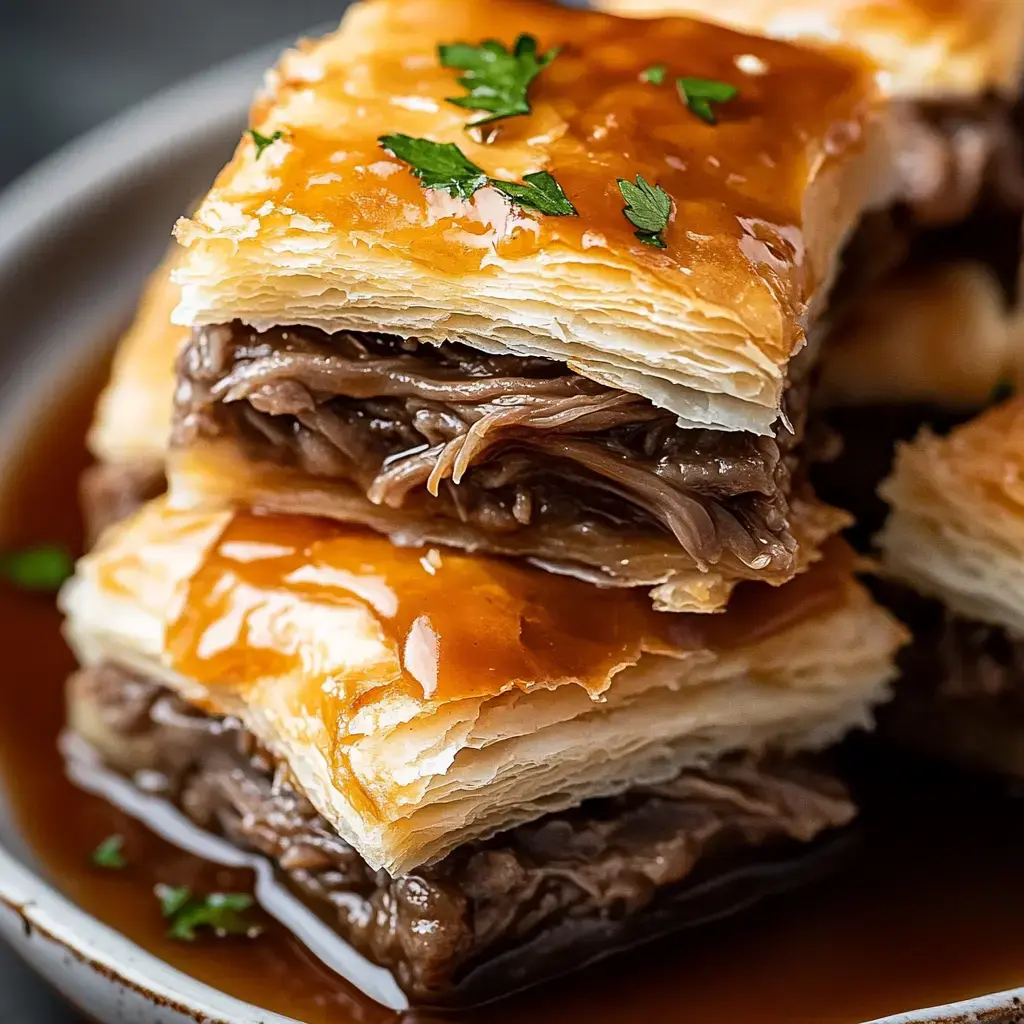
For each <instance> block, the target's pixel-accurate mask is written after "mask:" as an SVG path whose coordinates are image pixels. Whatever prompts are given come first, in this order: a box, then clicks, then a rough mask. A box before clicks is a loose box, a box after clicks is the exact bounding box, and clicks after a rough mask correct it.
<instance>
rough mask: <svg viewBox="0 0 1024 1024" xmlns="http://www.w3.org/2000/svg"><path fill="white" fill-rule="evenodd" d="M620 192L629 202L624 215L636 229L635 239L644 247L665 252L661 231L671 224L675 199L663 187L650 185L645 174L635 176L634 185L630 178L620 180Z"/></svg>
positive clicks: (624, 209)
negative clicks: (669, 219) (670, 216)
mask: <svg viewBox="0 0 1024 1024" xmlns="http://www.w3.org/2000/svg"><path fill="white" fill-rule="evenodd" d="M618 184H619V191H620V192H621V193H622V198H623V199H625V200H626V206H625V207H624V208H623V211H622V212H623V213H624V214H625V215H626V218H627V219H628V220H629V222H630V223H631V224H632V225H633V226H634V227H635V228H636V229H637V230H636V237H637V238H639V239H640V241H641V242H643V243H644V245H653V246H654V247H655V248H658V249H664V248H665V241H664V239H663V238H662V237H661V232H662V231H664V230H665V228H666V227H667V225H668V218H669V214H670V213H671V212H672V198H671V196H669V194H668V193H667V192H666V191H665V190H664V189H663V188H662V187H661V186H660V185H651V184H650V183H649V182H647V181H645V180H644V177H643V175H641V174H638V175H637V176H636V184H635V185H634V184H633V182H631V181H630V180H629V179H628V178H619V179H618Z"/></svg>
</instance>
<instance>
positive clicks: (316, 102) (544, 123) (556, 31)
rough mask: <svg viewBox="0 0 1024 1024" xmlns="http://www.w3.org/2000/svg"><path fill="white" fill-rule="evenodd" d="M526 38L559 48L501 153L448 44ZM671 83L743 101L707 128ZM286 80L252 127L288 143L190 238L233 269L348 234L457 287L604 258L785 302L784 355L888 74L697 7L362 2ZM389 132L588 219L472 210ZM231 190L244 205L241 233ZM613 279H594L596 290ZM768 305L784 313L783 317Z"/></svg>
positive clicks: (827, 254)
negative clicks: (565, 201)
mask: <svg viewBox="0 0 1024 1024" xmlns="http://www.w3.org/2000/svg"><path fill="white" fill-rule="evenodd" d="M357 17H358V20H357ZM525 32H528V33H530V34H532V35H533V36H534V37H536V39H537V42H538V46H539V52H541V53H544V52H546V51H547V50H549V49H552V48H558V49H559V53H558V56H557V58H556V59H555V60H553V61H552V62H551V63H550V64H548V65H546V66H545V67H544V69H543V71H542V72H541V73H540V74H539V76H538V77H537V78H536V80H535V81H534V82H533V84H532V86H531V90H530V100H531V112H530V114H529V115H527V116H518V117H513V118H506V119H504V120H503V121H501V122H499V124H498V125H497V135H496V137H495V138H494V139H493V140H492V141H490V142H489V143H488V144H483V143H481V142H480V141H474V138H473V135H472V134H471V133H467V132H466V131H465V127H466V125H467V124H468V123H469V122H471V121H473V120H474V119H475V118H476V117H478V116H479V112H475V113H474V112H471V111H467V110H465V109H463V108H461V107H459V106H455V105H453V104H451V103H449V102H448V100H449V99H450V98H451V97H458V96H459V95H460V94H462V93H463V91H464V90H463V89H462V88H461V87H460V86H459V84H458V82H457V80H456V79H457V77H458V74H459V73H458V72H457V71H454V70H453V69H451V68H446V67H443V66H441V64H440V62H439V61H438V58H437V47H438V44H443V43H446V42H457V41H462V42H468V43H471V44H476V43H479V42H482V41H483V40H485V39H498V40H500V41H501V42H502V43H503V44H504V45H506V46H508V47H511V46H512V45H513V43H514V41H515V39H516V38H517V37H518V36H519V35H520V33H525ZM659 63H661V64H665V66H666V68H667V69H668V71H667V73H666V78H665V81H664V83H663V84H661V85H655V84H652V83H650V82H647V81H645V80H644V79H643V72H644V71H645V69H646V68H648V67H650V66H651V65H655V64H659ZM751 68H753V69H754V70H750V69H751ZM744 69H747V70H744ZM676 76H689V77H694V78H704V79H710V80H714V81H720V82H725V83H728V84H731V85H734V86H736V87H737V88H738V90H739V92H738V95H737V96H736V97H735V98H734V99H732V100H730V101H729V102H727V103H723V104H721V105H720V107H719V108H718V110H717V114H718V123H717V124H715V125H710V124H707V123H705V122H704V121H703V120H702V119H700V118H699V117H697V116H696V115H695V114H694V113H692V112H691V111H690V110H688V109H687V107H686V105H685V104H684V103H683V102H682V100H681V98H680V95H679V93H678V91H677V88H676V85H675V78H676ZM273 81H274V83H275V92H274V95H273V97H272V98H264V99H261V100H260V101H259V102H258V103H257V106H256V108H255V109H254V111H253V121H252V123H253V125H254V126H256V127H257V128H258V129H259V130H260V131H261V132H263V133H264V134H267V135H269V134H272V133H273V132H275V131H281V132H282V133H283V139H282V141H280V142H278V143H276V144H275V145H274V146H271V147H270V148H268V149H267V150H266V151H265V152H264V153H262V154H261V155H260V156H259V157H258V158H257V156H256V153H255V149H254V147H253V143H252V140H251V139H250V138H249V137H248V136H245V137H244V139H243V141H242V143H241V144H240V146H239V149H238V151H237V153H236V156H235V159H234V160H233V161H232V162H231V163H230V164H229V165H228V167H227V168H226V169H225V171H224V172H222V174H221V176H220V178H219V179H218V182H217V184H216V186H215V187H214V189H213V191H212V192H211V195H210V198H209V200H208V201H207V203H206V204H205V205H204V207H203V208H201V209H200V210H199V212H198V213H197V214H196V216H195V218H194V220H193V224H194V226H195V227H196V228H197V230H196V231H195V234H194V235H193V231H192V230H191V229H186V230H185V232H184V234H183V237H184V238H185V239H186V240H188V239H190V238H192V237H196V238H201V239H203V240H204V241H205V242H207V243H211V244H218V245H221V246H222V247H223V253H224V258H230V259H232V260H235V259H236V257H235V256H234V255H231V254H233V253H234V252H235V249H236V247H237V252H238V255H237V259H238V260H239V261H244V260H245V259H246V258H247V256H248V255H250V254H251V253H250V250H254V249H255V248H256V247H258V246H259V245H261V244H267V245H271V246H276V245H279V244H286V243H282V242H281V240H282V239H287V238H288V237H289V233H293V237H296V238H298V236H299V235H300V234H301V233H302V232H304V231H308V232H309V241H308V242H307V241H306V240H305V239H301V238H298V241H297V243H296V244H297V245H299V246H300V247H301V248H302V249H303V251H305V250H306V248H308V247H309V246H312V248H313V251H320V250H321V249H323V250H325V251H329V250H331V249H332V247H339V249H338V251H339V252H344V253H348V254H350V255H351V257H352V259H354V260H359V261H361V262H367V261H368V265H369V266H370V268H371V269H370V271H369V273H370V274H373V273H374V270H373V267H379V268H380V270H379V271H377V272H378V273H380V274H383V275H388V274H390V273H393V270H392V269H391V268H392V267H393V266H394V265H393V264H392V265H389V264H388V263H387V258H388V256H389V255H390V256H394V257H396V258H398V259H400V260H401V261H403V262H405V263H407V264H408V265H409V266H410V267H416V266H421V267H423V268H425V269H426V270H427V271H428V272H429V273H431V274H440V273H445V274H447V275H448V276H449V277H450V279H451V281H452V282H453V284H456V285H458V283H459V278H461V277H464V276H467V275H468V276H472V277H475V278H479V280H480V282H481V288H482V289H483V290H484V293H485V294H486V293H487V290H488V289H489V288H490V285H489V284H488V279H490V278H493V277H494V276H495V275H498V274H507V273H508V270H509V269H510V268H511V269H513V270H514V269H515V261H517V260H520V259H523V258H527V257H534V258H538V257H540V256H546V257H547V258H548V259H549V260H554V261H557V262H558V265H559V266H560V267H561V268H562V271H561V272H562V274H563V276H564V277H566V279H567V280H572V277H573V275H574V274H575V273H576V267H577V266H579V265H581V264H588V263H594V262H603V263H605V264H607V267H606V270H605V273H606V275H607V280H608V282H609V285H611V284H612V283H613V282H615V283H616V286H618V282H620V281H621V279H622V278H623V277H624V276H625V275H627V274H628V275H631V276H632V275H636V276H637V278H638V280H642V279H647V280H648V282H649V283H653V282H657V286H660V287H670V288H673V289H678V288H680V287H682V288H686V289H692V290H693V291H694V292H696V293H697V295H698V297H699V298H702V299H706V300H707V301H709V302H712V301H714V300H715V299H716V298H719V297H721V296H722V295H724V294H725V292H726V291H728V290H729V289H731V291H728V294H729V295H730V296H731V297H732V298H733V300H734V299H735V294H736V290H737V289H742V290H743V292H744V293H745V295H746V301H747V302H748V304H753V305H755V306H757V307H758V308H759V309H760V310H761V312H762V314H763V315H764V316H765V317H767V318H775V319H777V318H779V316H780V313H781V319H782V320H783V321H786V322H787V323H786V327H785V328H784V329H783V332H782V333H783V337H782V338H781V339H780V340H781V342H782V344H781V348H779V349H777V350H774V351H772V352H771V355H772V357H773V358H776V359H781V358H784V357H785V356H788V354H789V352H790V350H791V348H792V347H793V346H794V345H795V344H797V343H798V342H799V341H800V340H801V339H802V334H801V332H800V330H799V325H798V317H799V315H800V313H801V312H802V310H803V306H804V304H805V303H806V302H807V301H808V300H809V298H810V296H811V293H812V292H813V290H814V288H815V287H816V285H817V283H818V282H819V280H820V279H821V278H822V277H823V275H824V274H826V273H827V272H828V269H829V268H828V266H827V265H826V261H830V260H831V256H832V255H833V254H834V249H835V246H836V245H838V244H839V235H840V234H841V232H842V231H844V230H845V228H846V227H848V226H849V225H846V224H844V223H841V222H842V221H843V216H844V215H847V214H850V213H852V211H851V210H841V209H840V208H841V207H843V206H844V204H846V205H849V204H850V203H851V202H853V204H854V205H856V202H855V200H854V199H853V192H855V191H856V190H857V189H858V188H860V187H861V185H862V184H863V183H862V182H856V183H854V184H852V185H851V186H850V189H852V191H849V190H847V189H845V188H844V187H839V188H838V189H837V181H836V180H835V178H836V176H835V175H833V174H832V173H831V172H832V171H833V170H836V169H837V168H839V167H841V165H842V164H844V163H845V162H847V161H849V160H850V159H851V158H852V157H854V156H856V155H857V154H860V153H863V151H864V149H865V144H866V136H867V133H868V122H869V120H870V119H871V118H872V116H873V114H874V113H875V112H876V108H875V88H874V85H873V71H872V68H871V67H870V66H869V65H868V64H867V63H866V62H865V61H863V60H862V59H859V58H856V57H854V56H853V55H852V54H842V53H839V52H836V53H833V54H824V53H816V52H813V51H808V50H804V49H800V48H796V47H793V46H791V45H789V44H786V43H779V42H775V41H771V40H767V39H763V38H759V37H756V36H743V35H740V34H737V33H734V32H731V31H729V30H728V29H725V28H721V27H718V26H713V25H709V24H706V23H701V22H697V21H690V20H687V19H683V18H677V19H666V20H663V21H655V22H650V21H641V20H632V19H619V18H615V17H613V16H609V15H603V14H598V13H595V12H584V11H580V10H568V9H565V8H563V7H561V6H560V5H557V4H547V3H538V2H532V0H484V2H479V0H457V2H451V3H438V2H436V0H415V2H411V3H402V4H398V3H394V4H391V5H387V4H382V5H373V6H372V7H367V8H365V9H362V10H358V11H356V10H355V9H353V12H352V14H351V15H350V17H349V19H347V20H346V22H345V27H343V29H342V32H341V33H340V34H339V35H338V36H333V37H330V38H328V39H327V40H326V41H323V42H318V43H310V44H306V45H305V46H304V48H303V49H302V50H301V51H298V52H295V53H292V54H291V55H289V56H287V57H286V58H285V60H284V62H283V64H282V65H281V67H280V68H279V69H278V71H277V72H276V75H275V78H274V79H273ZM386 134H405V135H409V136H412V137H415V138H427V139H430V140H431V141H434V142H440V143H454V144H456V145H458V146H459V148H460V149H461V150H462V152H463V153H464V154H465V155H466V156H467V157H468V158H469V159H470V160H471V161H473V162H474V163H475V164H477V165H478V166H479V167H481V168H482V169H483V170H484V171H485V172H486V174H487V175H489V176H491V177H495V178H500V179H503V180H508V181H517V180H521V178H522V176H523V175H524V174H528V173H531V172H536V171H539V170H546V171H549V172H550V173H551V174H553V175H554V177H555V178H556V179H557V181H558V183H559V184H560V185H561V187H562V189H563V190H564V191H565V194H566V195H567V196H568V198H569V199H570V201H571V202H572V203H573V205H574V206H575V208H576V210H577V211H578V214H579V215H578V216H575V217H572V216H570V217H564V216H563V217H557V216H540V215H536V214H534V213H532V212H530V211H524V210H521V209H518V208H515V207H513V208H511V209H510V208H509V205H508V203H507V202H506V201H505V200H504V199H503V198H502V197H501V196H499V195H497V194H496V193H493V194H491V192H490V190H487V189H484V190H482V191H480V192H478V193H477V194H476V195H475V196H474V198H473V199H472V201H469V202H466V201H462V200H457V199H453V198H452V197H450V196H449V195H448V194H447V193H445V192H444V191H442V190H438V189H428V190H425V189H423V188H421V187H420V184H419V182H418V181H417V180H416V179H415V178H414V177H413V175H412V174H411V173H409V167H408V165H407V164H405V163H403V162H401V161H399V160H397V159H396V158H394V157H392V156H390V155H389V154H388V153H386V152H385V151H384V150H383V149H382V148H381V146H380V144H379V142H378V139H379V137H380V136H382V135H386ZM637 175H642V176H643V177H644V178H645V179H646V180H647V181H649V182H650V183H652V184H655V183H656V184H659V185H660V186H662V187H663V188H664V189H665V190H666V191H667V192H668V194H669V195H670V196H671V197H672V199H673V203H674V209H673V214H672V217H671V221H670V223H669V225H668V226H667V228H666V229H665V231H664V232H663V238H664V240H665V242H666V243H667V245H666V248H664V249H659V248H655V247H652V246H650V245H645V244H642V243H641V242H640V241H639V240H638V239H637V237H636V235H635V228H634V226H633V225H632V224H631V223H630V222H629V220H627V218H626V217H625V216H624V215H623V206H624V202H623V197H622V195H621V193H620V191H619V189H618V186H617V184H616V180H617V179H619V178H624V179H629V180H630V181H633V180H635V178H636V176H637ZM845 184H847V183H844V185H845ZM818 188H820V189H821V190H822V192H823V193H824V194H826V195H827V196H828V198H827V200H825V202H826V203H827V204H828V205H829V207H830V209H832V211H833V213H834V214H835V216H826V217H820V216H819V217H816V218H814V224H813V225H812V224H810V223H808V222H807V220H806V218H805V214H806V212H807V211H808V209H810V208H812V207H816V206H817V205H818V204H817V202H812V201H811V197H810V194H809V193H810V192H813V191H815V190H816V189H818ZM833 191H838V192H839V193H840V195H839V196H838V197H833V196H832V195H831V193H832V192H833ZM224 203H228V204H231V206H232V207H233V209H232V212H231V217H230V223H229V224H227V225H225V221H224V219H223V216H222V215H223V213H224V206H223V204H224ZM243 224H244V228H242V227H241V225H243ZM811 231H813V232H814V233H815V237H810V236H809V232H811ZM239 239H241V242H239ZM249 239H253V241H249ZM368 249H369V254H368ZM588 250H591V253H590V254H588ZM592 254H598V260H596V261H595V260H594V258H593V255H592ZM252 272H253V273H258V271H256V270H253V271H252ZM530 272H531V271H529V270H528V269H525V268H524V269H523V270H521V271H520V273H530ZM580 273H581V274H582V271H580ZM590 273H591V274H592V275H597V274H598V273H599V271H596V270H592V271H590ZM723 278H724V280H723ZM596 287H599V286H598V285H596V284H595V283H594V282H593V281H588V280H587V279H586V278H585V277H584V279H582V280H581V282H580V285H579V288H580V289H581V290H583V291H585V290H586V289H593V288H596ZM773 305H774V306H776V307H781V309H779V308H775V309H771V311H770V312H769V307H771V306H773ZM778 326H779V325H775V326H773V327H772V328H771V329H770V330H771V332H772V333H773V334H774V332H775V331H776V329H777V327H778ZM766 330H768V329H767V328H766ZM773 340H774V338H773V337H765V338H763V339H761V340H760V342H759V343H760V344H762V345H764V346H766V347H771V346H772V342H773Z"/></svg>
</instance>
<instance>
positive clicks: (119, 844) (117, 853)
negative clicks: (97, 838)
mask: <svg viewBox="0 0 1024 1024" xmlns="http://www.w3.org/2000/svg"><path fill="white" fill-rule="evenodd" d="M91 859H92V862H93V864H95V865H96V867H98V868H107V869H108V870H111V871H119V870H120V869H121V868H123V867H126V866H127V864H128V861H126V860H125V858H124V836H117V835H114V836H107V838H106V839H104V840H103V842H102V843H100V845H99V846H97V847H96V849H95V850H93V851H92V858H91Z"/></svg>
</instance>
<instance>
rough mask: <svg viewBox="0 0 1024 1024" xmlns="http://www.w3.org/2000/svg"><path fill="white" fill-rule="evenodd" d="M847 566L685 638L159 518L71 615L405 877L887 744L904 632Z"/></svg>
mask: <svg viewBox="0 0 1024 1024" xmlns="http://www.w3.org/2000/svg"><path fill="white" fill-rule="evenodd" d="M844 551H845V549H844V548H842V546H840V547H838V548H836V549H835V550H834V551H833V553H832V557H830V558H829V559H827V560H826V561H825V562H824V563H822V564H821V565H820V566H819V567H817V568H816V569H814V570H812V571H811V572H809V573H807V574H805V575H804V576H802V577H800V578H799V579H798V581H796V582H794V583H791V584H789V585H788V586H787V587H784V588H780V589H778V590H769V589H768V588H756V587H755V588H754V589H753V590H751V591H750V592H749V593H747V592H744V594H742V595H740V594H737V595H736V597H734V599H733V602H732V603H731V605H730V609H729V611H728V612H726V613H725V614H724V615H722V616H699V615H692V616H688V615H677V616H668V615H664V614H662V613H658V612H654V611H652V610H651V609H650V607H649V604H648V603H647V602H646V600H644V599H643V598H642V596H641V595H636V594H632V593H630V592H628V591H612V590H602V589H600V588H595V587H592V586H589V585H587V584H583V583H579V582H577V581H574V580H567V579H562V578H559V577H555V576H551V575H550V574H547V573H542V572H539V571H537V570H531V569H529V568H527V567H523V566H521V565H518V564H516V563H511V562H506V561H503V560H500V559H488V558H484V557H479V556H478V557H473V558H468V557H466V556H460V555H454V554H449V553H445V554H441V553H440V552H438V551H436V550H434V551H432V552H428V553H427V554H426V555H422V554H421V553H420V552H414V551H408V550H403V549H400V548H395V547H393V546H392V545H391V544H390V542H389V541H387V540H386V539H383V538H379V537H377V536H375V535H373V534H368V533H365V534H364V533H360V532H359V531H358V530H356V529H355V528H352V527H339V526H337V525H334V524H330V523H326V522H324V521H322V520H311V519H298V518H288V517H266V516H264V517H259V516H252V515H247V514H237V515H233V514H231V513H216V514H207V515H204V514H193V513H174V512H171V511H169V510H168V509H167V508H166V506H165V505H164V504H163V503H162V502H156V503H153V504H151V505H150V506H147V507H146V508H145V509H144V510H143V511H142V512H141V513H140V514H139V515H137V516H136V517H135V518H134V519H133V520H131V521H129V522H128V523H127V524H126V525H124V526H123V527H121V528H115V529H114V530H112V531H110V532H109V533H108V534H107V535H106V536H105V538H104V541H103V543H102V544H101V546H100V547H99V549H98V550H96V551H94V552H93V553H92V554H90V555H88V556H87V557H86V558H84V559H83V560H82V561H81V562H80V563H79V566H78V572H77V575H76V577H75V579H74V580H73V581H72V582H71V583H70V584H69V586H68V587H67V588H66V590H65V592H64V594H63V598H62V603H63V607H64V610H65V612H66V613H67V616H68V619H67V635H68V637H69V640H70V641H71V643H72V645H73V646H74V648H75V650H76V652H77V654H78V655H79V657H80V659H81V660H82V662H83V663H84V664H92V663H95V662H97V661H100V660H104V659H106V660H115V661H117V662H119V663H121V664H125V665H128V666H131V667H134V668H136V669H138V670H139V671H142V672H145V673H146V674H147V675H151V676H152V677H153V678H159V679H160V680H161V681H162V682H164V683H165V684H166V685H168V686H171V687H172V688H174V689H175V690H176V691H178V692H179V693H181V694H182V695H183V696H184V697H185V698H186V699H188V700H191V701H193V702H195V703H197V704H199V705H200V706H202V707H203V708H205V709H207V710H209V711H213V712H216V713H221V714H225V713H226V714H233V715H237V716H238V717H240V718H241V719H242V720H243V721H244V723H245V725H246V727H247V728H249V729H250V730H251V731H252V732H254V733H255V734H256V735H257V737H258V738H259V739H260V740H261V742H263V743H265V744H267V746H268V747H269V748H271V749H272V750H273V751H274V752H275V754H276V755H277V756H279V757H281V758H282V759H284V760H285V761H286V762H287V763H288V765H289V767H290V769H291V771H292V773H293V774H294V776H295V778H296V779H297V781H298V784H299V785H301V787H302V788H303V789H304V790H305V792H306V793H307V795H308V796H309V798H310V799H311V800H312V802H313V803H314V804H315V805H316V807H317V809H318V810H319V811H320V813H322V814H323V815H324V816H325V817H326V818H328V820H329V821H330V822H331V824H332V825H334V826H335V827H336V828H337V829H338V831H339V832H340V833H341V834H342V835H343V836H344V837H345V838H346V839H347V840H349V841H350V842H351V843H352V844H353V845H354V846H355V847H356V848H357V849H358V850H359V851H360V853H361V854H362V855H363V857H364V858H365V859H366V860H367V861H368V862H369V863H370V864H371V865H372V866H374V867H384V868H386V869H387V870H389V871H391V872H403V871H408V870H409V869H411V868H412V867H414V866H415V865H417V864H419V863H422V862H424V861H427V860H430V859H432V858H436V857H439V856H442V855H443V854H444V853H446V852H448V851H450V850H451V849H453V848H454V847H455V846H457V845H458V844H459V843H462V842H464V841H466V840H468V839H470V838H474V837H479V836H484V835H491V834H494V833H496V832H498V831H501V830H503V829H506V828H509V827H511V826H513V825H515V824H517V823H519V822H523V821H527V820H531V819H533V818H535V817H539V816H540V815H542V814H545V813H548V812H549V811H553V810H556V809H561V808H565V807H569V806H573V805H575V804H577V803H579V802H580V801H582V800H584V799H586V798H589V797H593V796H598V795H604V794H612V793H618V792H622V791H623V790H625V789H627V788H629V787H630V786H632V785H635V784H637V783H640V782H649V781H654V780H659V779H665V778H668V777H670V776H671V775H673V774H675V773H676V772H677V771H678V770H679V769H680V768H681V767H683V766H685V765H693V764H702V763H706V762H709V761H710V760H712V759H714V758H715V757H718V756H719V755H721V754H723V753H725V752H726V751H730V750H737V749H754V750H760V749H763V748H766V747H773V748H781V749H783V750H794V749H802V748H816V747H820V746H822V745H824V744H827V743H829V742H831V741H833V740H834V739H835V738H836V737H837V736H839V735H840V734H842V733H843V732H845V731H846V730H847V729H849V728H850V727H852V726H854V725H862V724H865V723H866V722H867V721H868V720H869V719H870V709H871V706H872V705H873V704H874V703H876V702H877V701H879V700H881V699H883V698H884V696H885V694H886V689H887V683H888V681H889V679H890V678H891V676H892V658H893V654H894V651H895V649H896V647H897V646H898V645H899V644H900V643H901V642H902V639H903V632H902V630H901V628H900V627H899V626H898V625H897V624H896V623H895V621H894V620H893V619H892V618H890V617H889V615H888V614H887V613H886V612H884V611H883V610H882V609H880V608H879V607H878V606H876V605H875V604H874V603H873V602H872V601H871V599H870V598H869V596H868V595H867V593H866V592H865V591H864V590H863V589H862V588H861V587H860V586H859V585H858V584H857V583H855V582H854V581H853V579H852V577H851V575H850V571H851V561H850V557H849V555H848V553H846V554H844Z"/></svg>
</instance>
